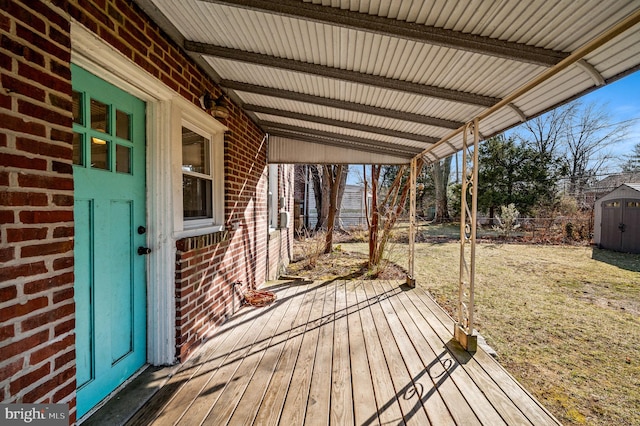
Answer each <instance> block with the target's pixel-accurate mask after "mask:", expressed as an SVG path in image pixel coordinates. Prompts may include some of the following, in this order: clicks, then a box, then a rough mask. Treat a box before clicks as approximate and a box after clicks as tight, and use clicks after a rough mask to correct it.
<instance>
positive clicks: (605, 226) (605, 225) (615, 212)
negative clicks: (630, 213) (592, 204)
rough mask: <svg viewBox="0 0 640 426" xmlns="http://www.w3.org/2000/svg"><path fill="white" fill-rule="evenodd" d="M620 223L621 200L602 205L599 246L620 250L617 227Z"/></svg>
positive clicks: (620, 239) (619, 233)
mask: <svg viewBox="0 0 640 426" xmlns="http://www.w3.org/2000/svg"><path fill="white" fill-rule="evenodd" d="M621 223H622V200H609V201H605V202H603V203H602V224H601V231H600V246H601V247H602V248H606V249H609V250H620V244H621V241H622V235H621V234H622V233H621V232H620V229H619V228H618V226H619V225H620V224H621Z"/></svg>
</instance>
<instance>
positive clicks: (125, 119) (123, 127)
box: [116, 110, 131, 141]
mask: <svg viewBox="0 0 640 426" xmlns="http://www.w3.org/2000/svg"><path fill="white" fill-rule="evenodd" d="M130 121H131V117H130V116H129V114H127V113H126V112H122V111H120V110H116V136H117V137H119V138H120V139H126V140H128V141H130V140H131V133H130V130H129V129H130Z"/></svg>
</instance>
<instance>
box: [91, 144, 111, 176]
mask: <svg viewBox="0 0 640 426" xmlns="http://www.w3.org/2000/svg"><path fill="white" fill-rule="evenodd" d="M91 167H93V168H94V169H103V170H109V142H107V141H105V140H104V139H98V138H91Z"/></svg>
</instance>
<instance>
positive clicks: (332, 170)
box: [324, 164, 343, 254]
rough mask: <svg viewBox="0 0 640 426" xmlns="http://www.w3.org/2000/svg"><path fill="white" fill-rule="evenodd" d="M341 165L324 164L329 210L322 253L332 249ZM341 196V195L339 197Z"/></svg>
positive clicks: (341, 171)
mask: <svg viewBox="0 0 640 426" xmlns="http://www.w3.org/2000/svg"><path fill="white" fill-rule="evenodd" d="M342 175H343V166H342V164H338V165H337V166H335V167H334V166H325V176H326V178H325V180H326V181H328V183H329V187H330V190H329V191H328V192H329V212H328V215H327V235H326V237H325V244H324V253H325V254H329V253H331V251H332V250H333V230H334V228H335V222H336V213H337V212H338V205H339V204H338V195H339V192H340V191H339V189H340V186H341V185H340V184H341V182H342ZM340 198H342V197H340Z"/></svg>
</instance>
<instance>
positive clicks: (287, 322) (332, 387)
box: [129, 280, 559, 425]
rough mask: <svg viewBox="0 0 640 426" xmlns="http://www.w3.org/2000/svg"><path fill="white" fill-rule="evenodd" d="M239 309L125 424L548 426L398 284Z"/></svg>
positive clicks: (486, 361) (289, 290)
mask: <svg viewBox="0 0 640 426" xmlns="http://www.w3.org/2000/svg"><path fill="white" fill-rule="evenodd" d="M273 289H274V290H275V291H276V292H277V294H278V300H277V301H276V302H275V303H273V304H272V305H270V306H268V307H262V308H250V307H247V308H243V309H242V310H240V311H239V312H238V313H237V314H236V315H235V316H234V317H233V318H232V319H230V320H229V321H228V322H227V323H226V324H225V325H224V326H223V327H221V328H220V330H219V332H218V333H217V335H215V336H214V337H213V338H211V339H210V340H209V341H208V342H207V343H206V344H204V345H203V346H202V348H200V349H199V351H198V352H197V353H196V354H194V356H193V357H192V358H191V359H190V360H189V361H187V362H186V363H185V364H184V365H183V366H182V367H181V369H180V370H179V371H178V372H177V374H175V375H174V377H173V378H172V379H171V380H169V382H168V383H167V385H166V386H165V387H164V388H162V389H161V390H160V391H159V392H158V393H157V394H156V396H154V397H153V398H152V400H151V401H150V402H149V403H148V404H146V405H145V406H144V407H143V408H142V409H141V410H140V411H139V412H138V413H137V414H136V415H135V416H134V417H133V418H132V420H131V421H130V423H129V424H132V425H134V424H135V425H139V424H154V425H169V424H171V425H173V424H180V425H198V424H211V425H214V424H215V425H225V424H230V425H250V424H256V425H277V424H286V425H303V424H308V425H316V424H318V425H319V424H323V425H326V424H331V425H350V424H357V425H373V424H408V425H428V424H431V425H456V424H457V425H473V424H484V425H500V424H522V425H557V424H559V423H558V422H557V421H556V420H555V419H554V418H553V416H552V415H550V414H549V413H548V412H547V411H546V410H545V409H544V407H542V405H540V403H539V402H537V401H536V400H535V399H534V398H533V397H531V395H530V394H529V393H528V392H527V391H526V390H525V389H524V388H523V387H522V386H521V385H520V384H519V383H518V382H516V381H515V380H514V379H513V377H512V376H511V375H510V374H509V373H508V372H507V371H506V370H504V368H502V366H500V364H499V363H497V362H496V361H495V360H494V359H493V358H492V357H490V356H489V355H487V354H486V353H485V352H483V351H482V350H479V351H478V352H477V353H476V354H474V355H473V356H472V355H470V354H469V353H468V352H466V351H464V350H463V349H462V348H461V347H460V345H459V344H458V343H457V342H455V341H453V335H452V332H453V324H454V322H453V320H452V319H451V317H449V316H448V315H447V314H446V312H444V311H443V310H442V309H441V308H440V307H439V306H438V305H437V304H436V303H435V301H434V300H433V298H431V297H430V296H429V295H428V294H427V293H426V292H424V291H423V290H422V289H420V288H416V289H408V288H407V287H406V286H402V285H401V283H399V282H390V281H345V280H336V281H330V282H328V283H321V282H315V283H310V284H291V285H284V286H283V285H280V286H277V287H273Z"/></svg>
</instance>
